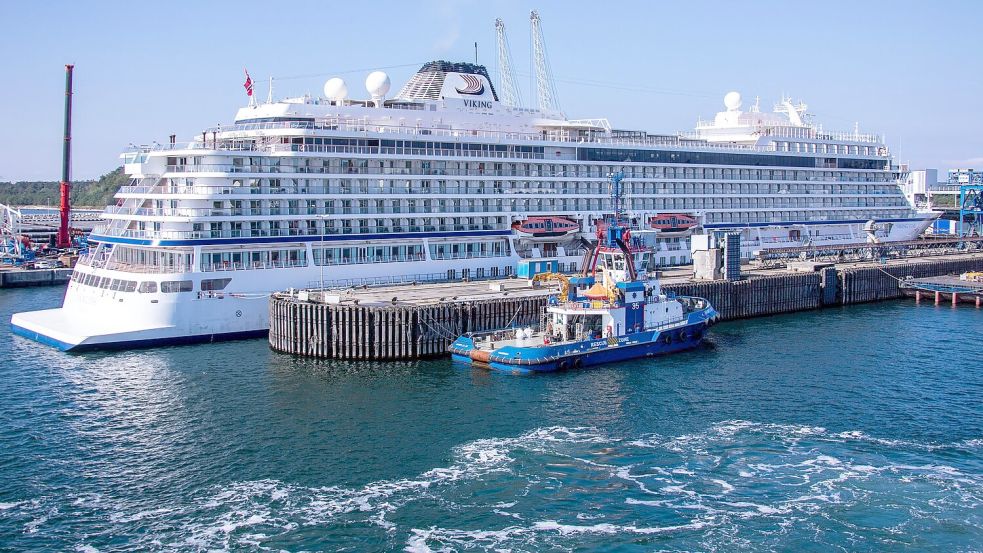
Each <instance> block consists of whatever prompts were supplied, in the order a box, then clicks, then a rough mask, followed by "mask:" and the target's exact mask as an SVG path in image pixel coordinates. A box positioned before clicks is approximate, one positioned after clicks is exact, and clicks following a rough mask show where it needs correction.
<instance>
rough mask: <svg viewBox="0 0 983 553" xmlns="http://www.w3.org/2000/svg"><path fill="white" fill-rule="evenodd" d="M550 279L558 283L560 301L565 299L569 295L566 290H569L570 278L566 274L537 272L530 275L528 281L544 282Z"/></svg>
mask: <svg viewBox="0 0 983 553" xmlns="http://www.w3.org/2000/svg"><path fill="white" fill-rule="evenodd" d="M550 280H556V281H559V283H560V298H561V301H567V298H568V297H569V296H568V295H567V292H569V291H570V279H569V278H567V276H566V275H563V274H560V273H539V274H537V275H536V276H534V277H532V280H530V281H529V282H546V281H550Z"/></svg>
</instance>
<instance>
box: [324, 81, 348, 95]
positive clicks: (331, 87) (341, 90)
mask: <svg viewBox="0 0 983 553" xmlns="http://www.w3.org/2000/svg"><path fill="white" fill-rule="evenodd" d="M346 96H348V85H346V84H345V81H344V80H343V79H340V78H338V77H333V78H331V79H328V80H327V81H326V82H325V83H324V97H325V98H327V99H329V100H335V101H338V100H344V99H345V97H346Z"/></svg>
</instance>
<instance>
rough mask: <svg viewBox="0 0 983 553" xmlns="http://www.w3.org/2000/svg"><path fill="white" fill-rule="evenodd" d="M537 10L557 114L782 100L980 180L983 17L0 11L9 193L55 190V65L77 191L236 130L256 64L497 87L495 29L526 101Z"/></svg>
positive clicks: (830, 1) (380, 3)
mask: <svg viewBox="0 0 983 553" xmlns="http://www.w3.org/2000/svg"><path fill="white" fill-rule="evenodd" d="M532 8H537V9H538V10H539V11H540V14H541V16H542V20H543V29H544V34H545V37H546V40H547V48H548V51H549V55H550V60H551V64H552V67H553V72H554V74H555V75H556V77H557V83H556V86H557V90H558V95H559V99H560V103H561V107H562V108H563V109H564V111H566V112H567V114H568V115H569V116H571V117H577V118H582V117H607V118H609V119H610V120H611V121H612V123H613V124H614V125H615V126H616V127H619V128H637V129H644V130H648V131H651V132H672V131H677V130H689V129H691V128H692V127H693V125H694V123H695V122H696V119H697V118H698V117H699V116H703V117H712V116H713V114H714V113H715V112H717V111H718V110H720V109H722V102H721V99H722V97H723V95H724V93H726V92H727V91H729V90H738V91H740V92H741V93H742V94H743V95H744V97H745V103H746V104H747V103H749V100H750V99H752V98H754V97H755V96H760V97H761V98H762V106H764V107H768V108H770V106H771V105H772V104H773V102H774V101H775V100H777V99H778V98H779V96H780V95H781V94H782V93H783V92H784V93H787V94H789V95H791V96H792V97H793V98H795V99H802V100H804V101H805V102H806V103H807V104H809V108H810V109H809V111H810V112H811V113H813V114H815V116H816V120H817V121H818V122H822V123H823V124H824V127H825V128H827V129H843V130H852V128H853V125H854V122H857V121H859V123H860V127H861V130H866V131H869V132H878V133H883V134H885V135H886V136H887V139H888V143H889V144H890V145H891V147H892V149H893V150H894V151H895V152H896V153H898V151H899V144H900V159H901V160H902V161H908V162H910V163H911V165H912V167H913V168H923V167H935V168H938V169H943V170H944V169H946V168H949V167H954V166H975V167H981V166H983V133H981V129H983V115H981V114H983V110H981V109H980V98H981V91H983V67H981V64H980V57H981V55H983V33H981V32H979V23H980V22H981V21H983V17H981V16H983V2H978V1H964V2H956V1H935V2H924V1H922V2H913V1H912V2H908V1H902V2H894V1H892V2H872V1H861V2H856V1H853V2H840V1H835V0H826V1H824V2H820V3H806V2H787V1H782V2H771V1H761V2H735V1H729V2H715V1H699V0H693V1H688V2H661V1H660V2H655V1H652V2H620V1H609V2H597V1H590V2H579V1H566V2H556V1H546V0H540V1H538V2H534V3H530V2H525V1H518V0H516V1H512V0H504V1H497V2H496V1H483V2H479V1H460V2H454V1H428V0H414V1H412V2H405V1H402V2H389V1H386V0H377V1H375V2H327V1H325V2H305V1H293V2H289V3H281V2H272V1H266V2H251V1H247V0H239V1H235V2H224V1H200V0H199V1H197V2H184V1H180V0H172V1H168V2H118V3H116V2H91V3H90V2H60V1H45V2H36V1H17V0H5V1H3V2H0V129H2V132H0V152H2V154H0V180H33V179H53V180H54V179H57V178H58V176H59V174H60V163H61V157H60V156H61V154H60V148H61V133H62V128H61V125H62V101H63V86H64V84H63V83H64V69H63V65H64V64H65V63H75V64H76V90H75V123H74V128H75V133H74V164H73V167H74V168H73V176H74V177H75V178H79V179H81V178H91V177H96V176H98V175H100V174H102V173H105V172H107V171H109V170H111V169H112V168H114V167H116V166H117V164H118V158H117V156H118V154H119V152H120V151H121V150H122V149H123V148H124V147H125V146H126V145H127V144H129V143H130V142H133V143H137V144H146V143H150V142H152V141H154V140H156V141H160V142H164V141H166V140H167V136H168V135H169V134H171V133H175V134H177V135H178V136H179V137H180V138H190V137H191V136H192V135H194V134H196V133H198V132H200V131H201V130H202V129H203V128H205V127H209V126H212V125H215V124H216V123H224V122H228V121H231V119H232V117H233V115H234V114H235V110H236V108H237V107H238V106H239V105H240V104H243V103H245V100H246V98H245V96H244V94H243V89H242V81H243V75H242V69H243V67H247V68H248V69H249V71H250V73H251V74H252V75H253V77H254V79H255V80H256V81H259V82H258V83H257V93H258V95H259V97H260V98H265V96H266V83H265V79H266V77H267V76H270V75H272V76H273V77H275V78H277V80H276V81H275V86H274V88H275V96H285V95H299V94H303V93H305V92H313V93H316V92H317V91H319V90H320V88H321V84H322V83H323V81H324V80H325V79H326V78H328V77H329V76H331V75H340V76H342V77H344V78H346V80H347V81H348V83H349V89H350V90H351V91H352V92H354V93H360V92H361V91H362V85H361V83H362V82H363V81H364V77H365V75H366V74H367V73H368V72H369V71H370V70H371V69H373V68H388V69H387V71H388V72H389V73H390V75H391V76H392V80H393V88H394V90H398V88H399V86H401V84H402V83H403V81H404V80H405V79H406V78H407V77H408V76H409V75H410V74H411V73H412V72H413V71H415V69H416V68H417V66H418V65H419V64H421V63H423V62H425V61H428V60H431V59H448V60H466V61H471V60H473V58H474V46H473V45H474V42H475V41H477V42H478V43H479V61H480V62H482V63H484V64H486V65H487V66H488V67H489V70H490V71H492V72H494V66H495V34H494V20H495V18H496V17H501V18H502V19H503V20H504V21H505V23H506V26H507V28H508V30H509V35H510V41H511V44H512V51H513V52H512V55H513V58H514V60H515V62H516V65H517V69H518V70H519V72H520V76H519V79H518V80H519V82H520V84H521V85H522V86H523V87H524V90H523V91H522V93H523V98H524V100H525V101H526V102H527V103H528V102H529V101H530V100H531V99H532V98H531V95H530V94H529V90H528V85H529V80H530V79H529V77H528V71H529V31H528V21H529V20H528V17H529V10H530V9H532Z"/></svg>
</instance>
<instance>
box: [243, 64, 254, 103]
mask: <svg viewBox="0 0 983 553" xmlns="http://www.w3.org/2000/svg"><path fill="white" fill-rule="evenodd" d="M242 70H243V71H245V72H246V82H244V83H242V86H243V88H245V89H246V96H249V97H250V98H252V96H253V80H252V79H251V78H250V77H249V71H247V70H246V69H245V68H243V69H242Z"/></svg>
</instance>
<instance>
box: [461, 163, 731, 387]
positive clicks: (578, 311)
mask: <svg viewBox="0 0 983 553" xmlns="http://www.w3.org/2000/svg"><path fill="white" fill-rule="evenodd" d="M623 179H624V174H623V173H621V172H619V173H616V174H615V175H613V176H612V178H611V198H612V201H613V203H614V208H615V210H614V211H615V212H614V215H613V217H610V218H609V219H608V220H607V221H606V222H605V224H604V225H602V226H601V229H602V230H600V231H599V236H598V244H597V246H596V247H593V248H592V249H590V250H589V252H588V254H587V256H585V260H586V261H587V263H585V264H584V266H583V268H582V272H581V274H580V275H579V276H575V277H567V276H565V275H561V274H556V273H542V274H538V275H536V276H535V277H534V280H555V281H559V283H560V290H559V293H558V294H555V295H552V296H550V298H549V305H548V306H547V307H546V309H545V311H544V313H543V317H542V320H541V321H540V328H539V329H537V330H534V329H532V328H511V329H502V330H495V331H488V332H480V333H468V334H465V335H463V336H460V337H458V338H457V339H456V340H455V341H454V343H452V344H451V345H450V347H449V350H450V352H451V355H452V357H453V359H454V360H455V361H459V362H463V363H468V364H471V365H473V366H478V367H484V368H490V369H495V370H499V371H505V372H511V373H529V372H548V371H556V370H563V369H572V368H581V367H590V366H595V365H600V364H603V363H611V362H615V361H624V360H627V359H636V358H640V357H653V356H656V355H662V354H667V353H674V352H677V351H682V350H687V349H692V348H694V347H696V346H698V345H699V344H700V343H701V342H702V341H703V338H704V336H705V335H706V331H707V329H708V328H709V327H710V325H711V324H713V323H714V322H715V321H716V320H717V318H718V316H717V311H716V310H715V309H714V308H713V306H711V305H710V303H709V302H708V301H707V300H705V299H703V298H696V297H683V296H672V295H671V294H665V293H663V292H662V289H661V287H660V284H659V280H658V278H655V277H654V276H651V275H648V274H647V273H646V272H645V271H642V272H641V273H640V272H639V271H638V270H636V267H635V257H636V255H638V252H637V251H633V250H634V249H636V248H631V249H630V248H629V246H628V245H627V244H630V243H632V240H631V231H630V229H629V220H628V217H627V216H626V214H625V211H624V209H623V207H622V199H623V196H622V191H621V181H622V180H623ZM651 255H652V252H651V251H649V252H644V253H642V254H641V266H642V267H648V266H649V261H650V259H651Z"/></svg>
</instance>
